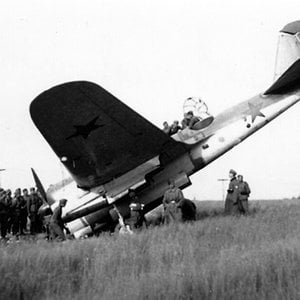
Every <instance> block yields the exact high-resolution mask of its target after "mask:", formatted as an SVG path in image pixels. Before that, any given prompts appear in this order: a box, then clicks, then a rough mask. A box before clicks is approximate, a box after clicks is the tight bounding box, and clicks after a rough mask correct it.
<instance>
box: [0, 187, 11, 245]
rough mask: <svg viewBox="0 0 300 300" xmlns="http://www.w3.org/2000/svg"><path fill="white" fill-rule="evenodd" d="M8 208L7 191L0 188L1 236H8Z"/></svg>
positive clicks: (3, 237)
mask: <svg viewBox="0 0 300 300" xmlns="http://www.w3.org/2000/svg"><path fill="white" fill-rule="evenodd" d="M8 209H9V205H8V202H7V196H6V192H5V191H4V190H3V189H0V226H1V238H2V239H5V238H6V233H7V221H8Z"/></svg>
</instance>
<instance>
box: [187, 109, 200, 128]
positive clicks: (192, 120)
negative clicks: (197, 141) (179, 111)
mask: <svg viewBox="0 0 300 300" xmlns="http://www.w3.org/2000/svg"><path fill="white" fill-rule="evenodd" d="M186 118H187V123H188V127H189V128H190V129H194V128H193V127H194V125H195V124H196V123H198V122H199V121H200V119H199V118H198V117H196V116H194V113H193V112H192V111H189V112H188V113H187V114H186Z"/></svg>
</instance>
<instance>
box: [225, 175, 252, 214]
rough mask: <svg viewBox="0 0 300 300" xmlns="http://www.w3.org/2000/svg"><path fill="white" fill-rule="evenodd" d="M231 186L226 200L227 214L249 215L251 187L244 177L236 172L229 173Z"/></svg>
mask: <svg viewBox="0 0 300 300" xmlns="http://www.w3.org/2000/svg"><path fill="white" fill-rule="evenodd" d="M229 179H230V182H229V186H228V190H227V196H226V199H225V213H226V214H234V215H236V214H247V213H248V198H249V195H250V193H251V190H250V187H249V185H248V183H247V182H246V181H244V179H243V175H237V172H236V171H235V170H232V169H231V170H230V171H229Z"/></svg>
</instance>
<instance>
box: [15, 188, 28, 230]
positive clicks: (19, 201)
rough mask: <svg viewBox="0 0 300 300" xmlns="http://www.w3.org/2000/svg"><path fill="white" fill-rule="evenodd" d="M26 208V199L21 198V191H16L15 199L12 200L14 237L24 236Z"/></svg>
mask: <svg viewBox="0 0 300 300" xmlns="http://www.w3.org/2000/svg"><path fill="white" fill-rule="evenodd" d="M24 208H26V202H25V200H24V198H23V197H22V196H21V189H20V188H18V189H16V190H15V195H14V198H13V199H12V219H13V228H12V231H13V234H14V235H22V234H24V231H23V226H22V225H23V223H22V221H23V217H24V216H23V214H22V213H23V212H24Z"/></svg>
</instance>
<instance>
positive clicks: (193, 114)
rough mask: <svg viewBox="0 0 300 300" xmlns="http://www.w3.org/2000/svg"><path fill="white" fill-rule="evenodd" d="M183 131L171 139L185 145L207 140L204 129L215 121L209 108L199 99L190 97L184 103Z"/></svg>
mask: <svg viewBox="0 0 300 300" xmlns="http://www.w3.org/2000/svg"><path fill="white" fill-rule="evenodd" d="M183 116H184V117H183V120H182V121H181V127H182V128H181V130H179V131H177V132H176V133H175V134H173V135H171V137H172V138H173V139H174V140H176V141H179V142H184V143H185V144H194V143H197V142H199V141H200V140H202V139H203V138H205V132H204V129H205V128H207V127H208V126H209V125H210V124H212V122H213V121H214V117H213V116H212V115H211V114H210V113H209V112H208V106H207V105H206V103H205V102H204V101H203V100H202V99H201V98H199V97H189V98H187V99H186V100H185V101H184V103H183Z"/></svg>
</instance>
